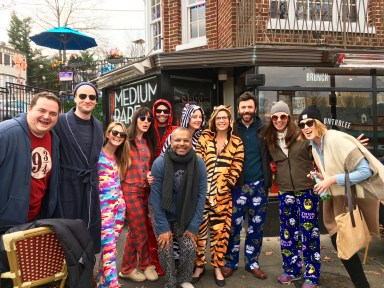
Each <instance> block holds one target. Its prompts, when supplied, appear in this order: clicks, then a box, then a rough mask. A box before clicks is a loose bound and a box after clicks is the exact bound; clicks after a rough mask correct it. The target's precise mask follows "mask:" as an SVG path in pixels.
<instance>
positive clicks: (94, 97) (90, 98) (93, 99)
mask: <svg viewBox="0 0 384 288" xmlns="http://www.w3.org/2000/svg"><path fill="white" fill-rule="evenodd" d="M87 97H88V98H89V100H91V101H95V100H96V95H87V94H79V98H80V99H81V100H85V98H87Z"/></svg>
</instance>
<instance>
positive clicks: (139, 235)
mask: <svg viewBox="0 0 384 288" xmlns="http://www.w3.org/2000/svg"><path fill="white" fill-rule="evenodd" d="M123 183H124V182H123ZM127 186H129V185H128V184H126V183H124V184H122V188H123V194H124V200H125V205H126V214H125V215H126V217H125V220H126V221H127V223H128V229H129V231H128V233H127V238H126V240H125V247H124V255H123V261H122V263H121V272H122V273H123V274H129V273H131V272H132V270H133V269H134V268H136V267H138V268H139V269H140V270H143V271H144V270H145V269H146V268H147V267H149V266H151V257H150V255H149V246H148V233H147V226H146V221H147V217H148V208H147V207H146V205H145V199H144V197H145V193H149V191H148V188H143V187H137V186H133V185H130V186H129V187H127Z"/></svg>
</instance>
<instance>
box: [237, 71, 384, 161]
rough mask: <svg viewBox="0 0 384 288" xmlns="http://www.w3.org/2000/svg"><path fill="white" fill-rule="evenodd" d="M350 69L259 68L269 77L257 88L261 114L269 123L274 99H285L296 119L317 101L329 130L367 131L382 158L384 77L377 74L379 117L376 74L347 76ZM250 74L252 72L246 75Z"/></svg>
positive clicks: (383, 145) (373, 148) (353, 133)
mask: <svg viewBox="0 0 384 288" xmlns="http://www.w3.org/2000/svg"><path fill="white" fill-rule="evenodd" d="M327 70H329V71H328V73H327ZM344 72H345V73H344ZM348 72H349V70H340V69H339V70H337V69H336V70H335V68H329V69H328V68H308V67H284V68H282V67H259V70H258V73H260V74H265V79H266V83H265V86H260V87H258V100H259V110H258V113H259V116H260V117H261V118H262V119H263V120H264V121H265V123H268V122H269V120H270V109H271V106H272V104H273V102H274V101H279V100H283V101H285V102H286V103H287V104H288V106H289V107H290V109H291V115H292V117H293V119H295V120H297V118H298V116H299V115H300V113H301V112H302V111H303V109H304V108H305V107H306V106H308V105H311V104H316V106H317V107H318V108H319V110H320V111H321V113H322V117H323V118H324V123H325V124H326V125H327V127H328V128H329V129H337V130H340V131H343V132H345V133H348V134H350V135H352V136H354V137H357V136H359V135H360V134H362V133H364V134H365V135H366V137H368V138H369V139H370V141H369V144H368V149H369V150H371V151H372V152H374V155H375V156H377V157H382V156H384V76H378V77H377V89H378V92H377V106H376V108H377V116H376V115H374V113H375V112H374V111H375V109H374V108H375V107H374V105H376V103H373V95H374V93H375V92H374V88H373V87H372V77H375V76H370V75H368V73H366V74H364V75H356V74H352V73H353V71H352V72H351V75H345V74H347V73H348ZM368 72H369V71H368ZM249 73H253V71H247V72H246V73H245V74H249ZM343 73H344V74H343ZM354 73H355V72H354ZM242 77H243V75H241V76H240V78H242ZM244 77H245V76H244ZM375 117H376V118H375ZM376 122H377V125H376ZM375 143H377V146H375Z"/></svg>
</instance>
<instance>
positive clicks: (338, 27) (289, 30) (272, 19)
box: [236, 0, 384, 48]
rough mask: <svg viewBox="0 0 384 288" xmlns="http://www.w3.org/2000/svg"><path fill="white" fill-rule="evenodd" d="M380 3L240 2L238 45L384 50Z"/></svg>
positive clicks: (314, 0)
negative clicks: (370, 48)
mask: <svg viewBox="0 0 384 288" xmlns="http://www.w3.org/2000/svg"><path fill="white" fill-rule="evenodd" d="M377 2H379V1H374V0H372V1H362V0H355V1H351V0H261V1H255V0H237V1H236V46H237V47H247V46H253V45H256V44H281V45H286V44H289V45H295V44H296V45H303V44H304V45H317V46H318V45H323V46H334V47H344V48H347V47H374V48H382V47H384V41H383V40H384V35H383V29H382V25H381V24H380V23H383V21H384V19H383V18H384V13H382V12H381V8H378V7H379V6H378V5H376V4H377Z"/></svg>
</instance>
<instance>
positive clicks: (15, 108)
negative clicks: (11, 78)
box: [0, 82, 59, 121]
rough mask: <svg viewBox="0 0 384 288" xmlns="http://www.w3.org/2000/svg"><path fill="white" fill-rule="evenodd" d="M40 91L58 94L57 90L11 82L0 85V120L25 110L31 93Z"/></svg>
mask: <svg viewBox="0 0 384 288" xmlns="http://www.w3.org/2000/svg"><path fill="white" fill-rule="evenodd" d="M41 91H49V92H52V93H54V94H55V95H59V93H58V91H52V90H47V89H43V88H39V87H32V86H26V85H20V84H16V83H11V82H7V83H5V87H0V121H3V120H7V119H10V118H13V117H15V116H16V115H18V114H19V113H23V112H26V111H27V109H28V106H29V103H30V102H31V100H32V97H33V95H35V94H36V93H38V92H41Z"/></svg>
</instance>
